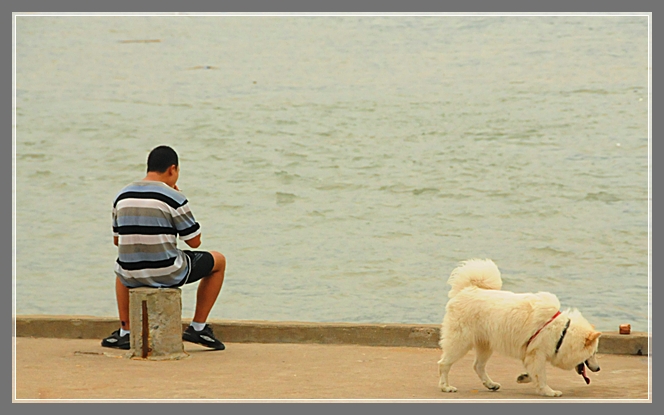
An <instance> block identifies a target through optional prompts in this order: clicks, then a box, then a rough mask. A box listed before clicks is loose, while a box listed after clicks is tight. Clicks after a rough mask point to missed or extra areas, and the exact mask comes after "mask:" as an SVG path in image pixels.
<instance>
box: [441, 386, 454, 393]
mask: <svg viewBox="0 0 664 415" xmlns="http://www.w3.org/2000/svg"><path fill="white" fill-rule="evenodd" d="M438 386H440V390H441V391H443V392H456V391H457V388H455V387H454V386H450V385H438Z"/></svg>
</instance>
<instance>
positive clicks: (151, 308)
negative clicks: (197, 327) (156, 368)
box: [129, 287, 189, 360]
mask: <svg viewBox="0 0 664 415" xmlns="http://www.w3.org/2000/svg"><path fill="white" fill-rule="evenodd" d="M129 325H130V327H131V334H130V338H129V340H130V344H131V351H130V353H129V357H130V358H132V359H148V360H178V359H182V358H185V357H188V356H189V355H188V354H187V353H186V352H185V351H184V345H183V344H182V296H181V291H180V289H179V288H147V287H141V288H131V289H130V290H129Z"/></svg>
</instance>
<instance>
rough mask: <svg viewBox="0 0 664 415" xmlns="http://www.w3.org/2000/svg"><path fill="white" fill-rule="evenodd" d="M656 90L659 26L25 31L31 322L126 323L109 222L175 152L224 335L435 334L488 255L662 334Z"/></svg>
mask: <svg viewBox="0 0 664 415" xmlns="http://www.w3.org/2000/svg"><path fill="white" fill-rule="evenodd" d="M649 73H650V69H649V67H648V21H647V17H644V16H621V17H616V16H613V17H590V16H585V17H581V16H579V17H543V16H540V17H497V16H476V17H461V16H456V17H451V16H445V17H443V16H427V17H414V16H410V17H404V16H401V17H397V16H393V17H387V16H383V17H360V16H348V17H311V16H310V17H295V16H291V17H284V16H281V17H278V16H271V17H270V16H262V17H237V16H236V17H213V16H209V17H194V16H168V17H157V16H123V17H111V16H107V17H91V16H78V17H64V16H50V17H46V16H22V17H18V18H17V25H16V127H15V132H16V142H15V180H16V191H15V197H16V212H15V224H16V243H15V254H16V262H15V283H16V290H15V301H16V313H17V314H19V315H21V314H83V315H93V316H116V315H117V311H116V304H115V298H114V289H113V287H114V275H113V270H112V267H113V261H114V260H115V256H116V249H115V247H114V246H113V244H112V237H111V204H112V201H113V198H114V196H115V195H116V193H117V192H118V191H119V189H120V188H121V187H122V186H124V185H125V184H127V183H128V182H130V181H133V180H136V179H140V178H142V177H143V176H144V171H145V160H146V157H147V153H148V152H149V150H150V149H151V148H153V147H155V146H157V145H159V144H169V145H171V146H173V147H174V148H175V149H176V150H177V151H178V152H179V154H180V157H181V169H182V171H181V175H180V182H179V183H178V184H179V187H180V188H181V189H182V191H183V192H184V193H185V194H186V195H187V197H188V198H189V200H190V203H191V207H192V210H193V212H194V214H195V215H196V217H197V219H198V220H199V222H200V223H201V225H202V228H203V245H202V247H201V248H204V249H213V250H219V251H221V252H223V253H224V254H225V255H226V256H227V258H228V271H227V277H226V281H225V284H224V287H223V290H222V294H221V297H220V299H219V301H218V303H217V304H216V306H215V308H214V309H213V311H212V315H211V318H213V319H256V320H296V321H317V322H335V321H346V322H383V323H386V322H401V323H439V322H440V321H441V319H442V317H443V315H444V306H445V303H446V301H447V292H448V286H447V285H446V280H447V277H448V276H449V274H450V272H451V270H452V269H453V268H454V267H455V265H456V264H457V262H459V261H461V260H464V259H468V258H474V257H480V258H492V259H493V260H494V261H495V262H496V263H497V264H498V266H499V267H500V269H501V271H502V274H503V280H504V288H505V289H508V290H512V291H517V292H529V291H551V292H554V293H555V294H557V295H558V297H559V298H560V301H561V304H562V306H563V308H567V307H571V308H574V307H575V308H579V309H580V310H581V311H582V312H583V313H584V315H585V316H586V317H587V318H588V319H589V320H590V321H591V322H593V323H594V324H595V325H596V326H597V327H598V328H599V329H601V330H617V328H618V325H619V324H621V323H630V324H632V329H633V330H640V331H645V330H648V327H649V322H648V309H649V306H648V292H649V284H648V280H649V266H648V264H649V233H648V230H649V222H648V203H649V202H648V177H649V173H648V171H649V166H648V154H649V147H648V100H649V97H648V76H649ZM194 300H195V286H193V287H192V286H188V287H185V289H184V290H183V307H184V316H185V318H187V317H188V316H190V315H192V314H193V306H194Z"/></svg>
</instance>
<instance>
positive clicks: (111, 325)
mask: <svg viewBox="0 0 664 415" xmlns="http://www.w3.org/2000/svg"><path fill="white" fill-rule="evenodd" d="M208 323H209V324H210V325H211V326H212V329H213V330H214V332H215V334H217V335H218V337H219V338H220V339H221V340H222V341H224V342H229V343H319V344H358V345H366V346H392V347H428V348H436V347H438V337H439V333H440V331H439V330H440V326H439V325H437V324H435V325H434V324H362V323H306V322H289V321H279V322H277V321H249V320H210V321H208ZM187 324H189V322H188V321H187V322H185V321H183V322H182V325H183V328H184V327H185V326H186V325H187ZM118 327H119V322H118V320H117V318H105V317H91V316H55V315H53V316H51V315H49V316H36V315H31V316H28V315H26V316H17V317H16V336H18V337H52V338H63V339H99V340H100V341H101V339H102V338H104V337H106V336H108V335H109V334H110V333H111V332H112V331H114V330H116V329H117V328H118ZM648 340H649V336H648V333H641V332H633V333H632V334H629V335H622V334H618V332H605V333H603V334H602V337H600V342H599V353H603V354H627V355H647V354H648V353H649V348H648Z"/></svg>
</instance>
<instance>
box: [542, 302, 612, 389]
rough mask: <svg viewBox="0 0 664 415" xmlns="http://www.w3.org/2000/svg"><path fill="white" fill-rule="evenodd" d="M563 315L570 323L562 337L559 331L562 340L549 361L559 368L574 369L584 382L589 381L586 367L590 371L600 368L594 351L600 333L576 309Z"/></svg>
mask: <svg viewBox="0 0 664 415" xmlns="http://www.w3.org/2000/svg"><path fill="white" fill-rule="evenodd" d="M564 316H565V317H567V318H569V321H570V324H569V327H568V329H567V331H566V333H565V334H564V337H563V336H562V333H561V337H562V342H561V343H560V347H559V348H558V351H557V352H555V356H553V359H552V360H551V363H552V364H553V365H554V366H556V367H559V368H561V369H566V370H571V369H575V370H576V372H577V373H578V374H579V375H581V376H583V379H584V380H585V382H586V383H590V379H589V378H588V376H587V375H586V367H588V369H590V370H591V371H592V372H597V371H599V370H600V367H599V362H598V361H597V355H596V353H597V347H598V345H599V337H600V336H601V335H602V333H601V332H599V331H596V330H595V328H594V327H593V326H592V325H591V324H590V323H588V321H586V319H585V318H583V316H581V313H579V312H578V311H577V310H574V311H572V312H566V313H564Z"/></svg>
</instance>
